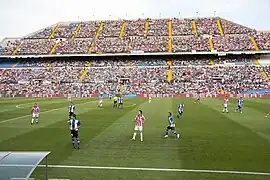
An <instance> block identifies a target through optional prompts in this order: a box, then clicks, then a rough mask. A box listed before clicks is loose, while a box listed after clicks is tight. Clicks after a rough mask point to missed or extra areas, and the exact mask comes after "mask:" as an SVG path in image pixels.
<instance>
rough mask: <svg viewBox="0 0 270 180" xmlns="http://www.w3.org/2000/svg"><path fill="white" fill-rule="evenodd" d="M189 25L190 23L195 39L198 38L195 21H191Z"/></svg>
mask: <svg viewBox="0 0 270 180" xmlns="http://www.w3.org/2000/svg"><path fill="white" fill-rule="evenodd" d="M191 23H192V32H193V34H194V36H195V37H198V29H197V25H196V21H195V20H194V19H193V20H192V21H191Z"/></svg>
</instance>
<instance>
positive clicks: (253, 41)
mask: <svg viewBox="0 0 270 180" xmlns="http://www.w3.org/2000/svg"><path fill="white" fill-rule="evenodd" d="M250 41H251V43H252V44H253V46H254V49H255V51H260V48H259V46H258V44H257V42H256V40H255V39H254V38H253V37H252V38H250ZM253 62H254V64H255V65H257V66H261V63H260V59H259V58H256V57H254V58H253ZM261 67H262V66H261ZM260 73H261V74H262V75H263V77H264V78H265V79H266V80H267V81H268V82H270V77H269V74H267V72H265V71H264V70H263V68H261V70H260Z"/></svg>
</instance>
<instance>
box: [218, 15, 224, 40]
mask: <svg viewBox="0 0 270 180" xmlns="http://www.w3.org/2000/svg"><path fill="white" fill-rule="evenodd" d="M217 25H218V29H219V32H220V35H221V36H224V31H223V28H222V25H221V21H220V18H218V19H217Z"/></svg>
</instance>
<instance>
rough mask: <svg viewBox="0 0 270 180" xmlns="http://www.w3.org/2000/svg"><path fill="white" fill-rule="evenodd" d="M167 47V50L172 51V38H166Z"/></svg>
mask: <svg viewBox="0 0 270 180" xmlns="http://www.w3.org/2000/svg"><path fill="white" fill-rule="evenodd" d="M168 49H169V52H170V53H172V38H169V40H168Z"/></svg>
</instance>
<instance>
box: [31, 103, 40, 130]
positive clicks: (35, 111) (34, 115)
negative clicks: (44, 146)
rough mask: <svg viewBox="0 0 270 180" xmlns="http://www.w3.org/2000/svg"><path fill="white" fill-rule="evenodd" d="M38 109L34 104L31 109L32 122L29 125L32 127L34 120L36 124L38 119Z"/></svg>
mask: <svg viewBox="0 0 270 180" xmlns="http://www.w3.org/2000/svg"><path fill="white" fill-rule="evenodd" d="M39 112H40V111H39V107H38V105H37V104H36V103H35V104H34V106H33V108H32V111H31V113H32V121H31V125H33V123H34V120H36V123H37V124H38V117H39Z"/></svg>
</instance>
